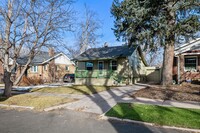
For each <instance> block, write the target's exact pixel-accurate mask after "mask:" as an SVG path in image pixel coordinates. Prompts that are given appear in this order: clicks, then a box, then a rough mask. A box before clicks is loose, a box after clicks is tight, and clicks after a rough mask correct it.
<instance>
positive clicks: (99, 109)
mask: <svg viewBox="0 0 200 133" xmlns="http://www.w3.org/2000/svg"><path fill="white" fill-rule="evenodd" d="M142 88H144V86H139V85H132V86H124V87H116V88H114V89H110V90H107V91H103V92H100V93H97V94H92V95H86V96H84V97H82V98H81V99H80V100H79V101H76V102H73V103H68V104H66V106H65V107H64V108H66V109H71V110H76V111H83V112H90V113H95V114H103V113H105V112H106V111H108V110H109V109H110V108H112V107H113V106H115V105H116V104H117V103H118V102H125V101H127V100H126V99H127V98H128V97H129V95H130V94H133V93H134V92H136V91H137V90H139V89H142Z"/></svg>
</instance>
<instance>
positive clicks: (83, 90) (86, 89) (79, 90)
mask: <svg viewBox="0 0 200 133" xmlns="http://www.w3.org/2000/svg"><path fill="white" fill-rule="evenodd" d="M109 89H110V87H107V86H83V85H74V86H64V87H55V88H39V89H33V90H31V92H45V93H61V94H65V93H66V94H86V95H89V94H94V93H98V92H101V91H105V90H109Z"/></svg>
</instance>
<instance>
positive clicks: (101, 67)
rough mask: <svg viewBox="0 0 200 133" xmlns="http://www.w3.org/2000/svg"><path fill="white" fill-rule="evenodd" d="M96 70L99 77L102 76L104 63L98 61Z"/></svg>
mask: <svg viewBox="0 0 200 133" xmlns="http://www.w3.org/2000/svg"><path fill="white" fill-rule="evenodd" d="M98 69H99V75H100V76H102V75H103V69H104V62H103V61H98Z"/></svg>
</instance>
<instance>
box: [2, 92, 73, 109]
mask: <svg viewBox="0 0 200 133" xmlns="http://www.w3.org/2000/svg"><path fill="white" fill-rule="evenodd" d="M72 101H75V99H69V98H63V97H55V96H34V95H28V94H21V95H15V96H12V97H10V98H8V99H7V98H4V97H0V104H6V105H18V106H30V107H34V109H36V110H43V109H45V108H48V107H51V106H55V105H59V104H63V103H68V102H72Z"/></svg>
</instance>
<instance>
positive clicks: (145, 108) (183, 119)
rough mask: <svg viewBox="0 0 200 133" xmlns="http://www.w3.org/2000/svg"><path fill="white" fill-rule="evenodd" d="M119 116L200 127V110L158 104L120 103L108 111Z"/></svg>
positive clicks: (179, 125) (114, 115)
mask: <svg viewBox="0 0 200 133" xmlns="http://www.w3.org/2000/svg"><path fill="white" fill-rule="evenodd" d="M106 116H111V117H118V118H122V119H131V120H136V121H143V122H149V123H155V124H157V125H167V126H176V127H185V128H195V129H200V110H198V109H183V108H175V107H163V106H156V105H145V104H131V103H119V104H117V105H116V106H114V107H113V108H112V109H111V110H109V111H108V112H107V113H106Z"/></svg>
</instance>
